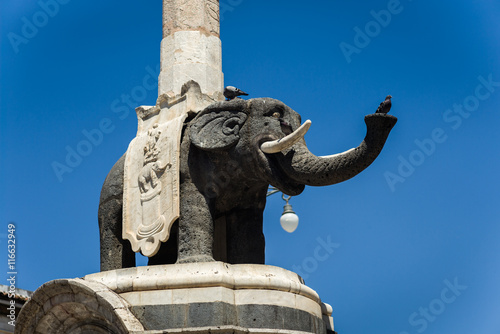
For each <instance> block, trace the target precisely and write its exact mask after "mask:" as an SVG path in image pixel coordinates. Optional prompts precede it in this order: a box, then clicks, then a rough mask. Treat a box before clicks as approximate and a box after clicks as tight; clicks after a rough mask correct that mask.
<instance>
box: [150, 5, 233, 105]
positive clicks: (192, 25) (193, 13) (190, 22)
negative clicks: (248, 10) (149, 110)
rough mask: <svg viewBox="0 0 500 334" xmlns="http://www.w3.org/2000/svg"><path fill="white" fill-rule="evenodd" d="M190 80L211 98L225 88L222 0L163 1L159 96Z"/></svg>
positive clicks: (177, 91) (172, 93)
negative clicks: (221, 24) (221, 27)
mask: <svg viewBox="0 0 500 334" xmlns="http://www.w3.org/2000/svg"><path fill="white" fill-rule="evenodd" d="M190 80H193V81H195V82H197V83H198V84H199V85H200V87H201V91H202V93H203V94H206V95H208V96H210V97H216V96H217V95H218V94H220V93H222V91H223V84H224V83H223V81H224V78H223V74H222V54H221V40H220V22H219V0H163V40H162V42H161V73H160V77H159V80H158V81H159V87H158V93H159V96H161V95H163V94H167V95H168V96H171V97H173V96H177V95H179V94H180V93H181V88H182V86H183V85H184V84H185V83H186V82H188V81H190ZM215 99H216V98H215Z"/></svg>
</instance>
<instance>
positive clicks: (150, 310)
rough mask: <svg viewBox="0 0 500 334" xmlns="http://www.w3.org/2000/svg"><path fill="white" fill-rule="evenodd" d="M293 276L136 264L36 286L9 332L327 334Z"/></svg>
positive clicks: (327, 315)
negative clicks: (36, 288)
mask: <svg viewBox="0 0 500 334" xmlns="http://www.w3.org/2000/svg"><path fill="white" fill-rule="evenodd" d="M331 314H332V309H331V307H330V306H329V305H327V304H324V303H322V302H321V300H320V298H319V296H318V295H317V293H316V292H315V291H314V290H312V289H311V288H309V287H307V286H306V285H304V284H303V282H302V279H301V278H300V277H299V276H298V275H297V274H295V273H293V272H290V271H287V270H285V269H282V268H278V267H273V266H266V265H248V264H241V265H229V264H226V263H222V262H212V263H192V264H176V265H162V266H149V267H137V268H128V269H121V270H113V271H107V272H101V273H97V274H91V275H87V276H85V277H84V278H83V279H78V278H77V279H70V280H55V281H51V282H49V283H46V284H44V285H42V286H41V287H40V288H39V289H38V290H37V291H36V292H35V294H34V295H33V298H32V299H31V300H30V301H29V302H28V303H27V304H26V305H25V306H24V308H23V309H22V311H21V313H20V315H19V318H18V324H17V326H16V333H22V334H25V333H26V334H27V333H43V334H45V333H70V334H73V333H74V334H76V333H117V334H118V333H137V334H138V333H150V334H153V333H155V334H159V333H167V332H168V333H266V334H269V333H322V334H323V333H324V334H327V333H333V321H332V317H331Z"/></svg>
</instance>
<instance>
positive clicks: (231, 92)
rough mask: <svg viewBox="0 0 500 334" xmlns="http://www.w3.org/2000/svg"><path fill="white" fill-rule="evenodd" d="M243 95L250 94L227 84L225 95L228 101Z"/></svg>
mask: <svg viewBox="0 0 500 334" xmlns="http://www.w3.org/2000/svg"><path fill="white" fill-rule="evenodd" d="M241 95H248V94H247V93H245V92H244V91H242V90H241V89H239V88H236V87H234V86H227V87H226V88H224V96H225V97H226V99H227V100H228V101H231V100H233V99H235V98H237V97H238V96H241Z"/></svg>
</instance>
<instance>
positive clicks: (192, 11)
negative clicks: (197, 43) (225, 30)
mask: <svg viewBox="0 0 500 334" xmlns="http://www.w3.org/2000/svg"><path fill="white" fill-rule="evenodd" d="M219 25H220V23H219V0H163V36H164V37H166V36H168V35H171V34H172V33H174V32H176V31H183V30H184V31H189V30H198V31H202V32H203V33H205V34H212V35H215V36H217V37H219V30H220V28H219Z"/></svg>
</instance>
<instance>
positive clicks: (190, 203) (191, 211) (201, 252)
mask: <svg viewBox="0 0 500 334" xmlns="http://www.w3.org/2000/svg"><path fill="white" fill-rule="evenodd" d="M180 193H181V208H180V209H181V215H180V218H179V241H178V246H179V255H178V258H177V263H186V262H210V261H214V258H213V243H214V238H213V235H214V222H213V217H212V210H211V204H210V203H209V202H208V200H207V199H205V197H204V196H203V195H202V194H201V193H200V191H199V190H198V189H197V187H196V186H195V185H194V184H192V183H190V182H185V183H183V184H181V189H180Z"/></svg>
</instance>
